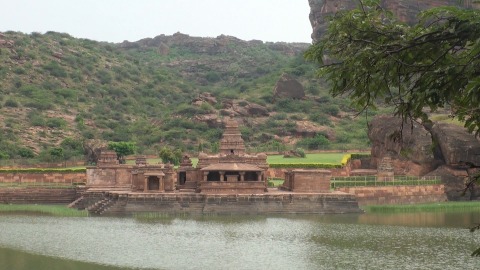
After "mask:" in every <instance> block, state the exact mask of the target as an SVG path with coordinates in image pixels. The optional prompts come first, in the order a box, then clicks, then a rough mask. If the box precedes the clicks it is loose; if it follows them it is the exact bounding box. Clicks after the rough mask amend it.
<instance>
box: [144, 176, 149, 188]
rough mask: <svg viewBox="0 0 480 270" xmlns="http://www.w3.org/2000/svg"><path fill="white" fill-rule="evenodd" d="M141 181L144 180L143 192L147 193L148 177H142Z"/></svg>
mask: <svg viewBox="0 0 480 270" xmlns="http://www.w3.org/2000/svg"><path fill="white" fill-rule="evenodd" d="M143 179H144V184H143V192H147V191H148V176H144V177H143Z"/></svg>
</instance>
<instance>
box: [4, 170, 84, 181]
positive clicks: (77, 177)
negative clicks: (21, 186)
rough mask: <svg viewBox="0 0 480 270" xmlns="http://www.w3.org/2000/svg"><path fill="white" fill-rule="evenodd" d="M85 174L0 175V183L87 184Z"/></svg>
mask: <svg viewBox="0 0 480 270" xmlns="http://www.w3.org/2000/svg"><path fill="white" fill-rule="evenodd" d="M86 182H87V175H86V174H85V173H52V172H49V173H0V183H57V184H72V183H86Z"/></svg>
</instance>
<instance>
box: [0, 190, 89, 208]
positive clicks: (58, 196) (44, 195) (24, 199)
mask: <svg viewBox="0 0 480 270" xmlns="http://www.w3.org/2000/svg"><path fill="white" fill-rule="evenodd" d="M78 196H80V195H79V192H78V190H77V189H76V188H73V187H72V188H0V203H13V204H35V203H42V204H68V203H71V202H72V201H74V200H75V199H77V198H78Z"/></svg>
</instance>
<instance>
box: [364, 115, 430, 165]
mask: <svg viewBox="0 0 480 270" xmlns="http://www.w3.org/2000/svg"><path fill="white" fill-rule="evenodd" d="M401 127H402V119H400V118H398V117H394V116H377V117H375V118H374V119H373V120H372V121H371V122H370V123H369V125H368V137H369V138H370V142H371V145H372V149H371V156H372V165H376V164H377V163H378V161H379V160H381V159H382V158H383V157H385V156H390V157H392V165H393V167H394V172H395V174H410V175H422V174H425V173H428V172H429V171H431V170H433V169H434V168H435V167H436V166H438V160H436V159H435V156H434V151H433V149H434V145H433V141H432V137H431V135H430V132H429V131H427V130H426V129H425V128H424V127H423V126H422V125H420V124H418V123H412V122H410V121H407V122H405V123H403V131H402V129H401Z"/></svg>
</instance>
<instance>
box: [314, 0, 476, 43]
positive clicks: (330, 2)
mask: <svg viewBox="0 0 480 270" xmlns="http://www.w3.org/2000/svg"><path fill="white" fill-rule="evenodd" d="M459 2H460V1H456V0H433V1H417V0H382V1H381V5H382V6H383V7H385V8H387V9H389V10H391V11H392V12H393V13H394V14H395V16H397V17H398V18H399V19H400V20H402V21H404V22H407V23H412V22H415V21H416V20H417V15H418V13H419V12H420V11H422V10H426V9H429V8H433V7H439V6H455V5H461V6H463V7H466V8H478V6H479V4H475V3H472V1H462V3H461V4H459ZM308 3H309V5H310V23H311V25H312V28H313V33H312V39H313V40H314V41H317V40H319V39H320V38H321V36H322V35H323V34H324V33H325V31H326V29H327V22H328V19H327V17H328V16H330V15H332V14H334V13H335V12H337V11H339V10H349V9H353V8H355V7H356V6H357V3H358V2H357V1H356V0H308Z"/></svg>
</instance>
